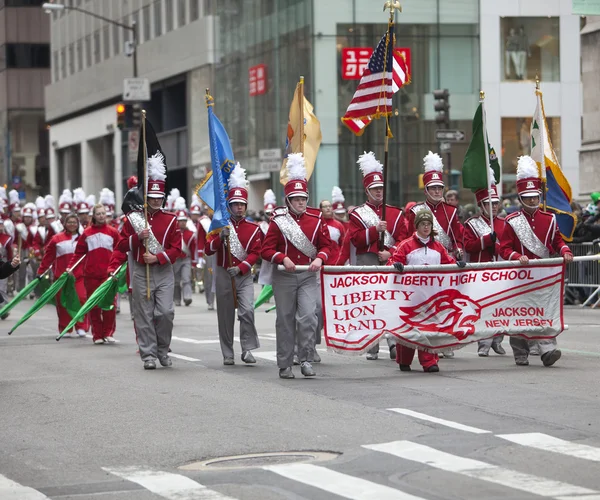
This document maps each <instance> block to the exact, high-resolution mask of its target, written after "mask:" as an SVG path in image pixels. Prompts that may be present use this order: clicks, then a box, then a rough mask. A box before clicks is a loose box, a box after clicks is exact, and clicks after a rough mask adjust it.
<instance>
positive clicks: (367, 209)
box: [349, 152, 408, 360]
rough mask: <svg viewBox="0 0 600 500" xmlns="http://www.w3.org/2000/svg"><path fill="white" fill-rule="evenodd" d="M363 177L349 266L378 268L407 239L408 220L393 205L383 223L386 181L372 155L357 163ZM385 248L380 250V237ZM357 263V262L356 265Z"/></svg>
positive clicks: (375, 352) (375, 353) (373, 352)
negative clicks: (361, 201)
mask: <svg viewBox="0 0 600 500" xmlns="http://www.w3.org/2000/svg"><path fill="white" fill-rule="evenodd" d="M357 163H358V164H359V166H360V170H361V172H362V174H363V186H364V188H365V193H366V194H367V202H366V203H364V204H362V205H359V206H357V207H355V208H354V209H353V210H351V211H350V228H349V237H350V243H351V244H352V245H353V246H354V248H355V249H356V258H355V259H354V256H353V255H352V253H353V252H352V251H351V252H350V263H351V264H353V265H354V264H356V265H357V266H378V265H381V264H382V263H385V262H387V261H388V259H389V258H390V256H391V253H390V252H391V251H392V247H393V246H394V244H395V243H396V242H400V241H403V240H405V239H406V238H408V232H407V223H406V218H405V217H404V215H403V214H402V211H401V210H400V209H399V208H397V207H393V206H391V205H387V207H386V220H381V216H382V211H383V193H384V178H383V165H382V164H381V163H379V161H377V158H375V155H374V154H373V153H372V152H369V153H364V154H362V155H360V156H359V158H358V162H357ZM382 234H383V235H384V238H383V248H380V245H381V244H380V238H381V235H382ZM354 261H355V262H354ZM387 342H388V347H389V349H390V358H391V359H396V343H395V341H394V340H393V339H391V338H388V339H387ZM378 353H379V344H376V345H375V346H374V347H373V348H372V349H371V350H369V352H368V353H367V359H369V360H376V359H377V358H378V356H379V355H378Z"/></svg>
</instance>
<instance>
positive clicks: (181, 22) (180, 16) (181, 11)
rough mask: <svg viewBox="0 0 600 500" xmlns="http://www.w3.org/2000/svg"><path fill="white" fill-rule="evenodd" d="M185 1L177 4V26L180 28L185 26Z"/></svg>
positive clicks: (181, 0) (182, 0) (180, 0)
mask: <svg viewBox="0 0 600 500" xmlns="http://www.w3.org/2000/svg"><path fill="white" fill-rule="evenodd" d="M186 3H187V0H179V1H178V2H177V26H178V27H179V28H181V27H182V26H185V24H186V23H185V7H186V5H185V4H186Z"/></svg>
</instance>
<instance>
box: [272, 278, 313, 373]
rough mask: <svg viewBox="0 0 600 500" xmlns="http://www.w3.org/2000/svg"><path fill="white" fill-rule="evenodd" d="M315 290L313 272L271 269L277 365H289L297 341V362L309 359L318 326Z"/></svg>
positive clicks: (280, 366) (292, 359) (284, 366)
mask: <svg viewBox="0 0 600 500" xmlns="http://www.w3.org/2000/svg"><path fill="white" fill-rule="evenodd" d="M318 293H319V289H318V287H317V275H316V273H311V272H308V271H306V272H303V273H290V272H287V271H279V270H277V269H274V270H273V294H274V295H275V303H276V304H277V318H276V320H275V331H276V334H277V366H278V367H279V368H289V367H291V366H292V364H293V362H294V346H295V344H296V340H297V342H298V357H299V358H300V362H301V363H302V362H304V361H312V355H313V352H314V342H315V334H316V329H317V315H316V314H315V307H316V300H317V294H318ZM296 337H297V338H296ZM309 358H310V359H309Z"/></svg>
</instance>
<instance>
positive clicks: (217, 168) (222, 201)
mask: <svg viewBox="0 0 600 500" xmlns="http://www.w3.org/2000/svg"><path fill="white" fill-rule="evenodd" d="M206 100H207V104H208V137H209V142H210V159H211V163H212V171H211V172H210V174H209V175H208V177H207V178H206V180H205V181H204V183H203V184H202V186H201V187H200V188H199V189H198V196H199V198H200V199H201V200H202V201H203V202H204V203H205V204H206V205H208V207H209V208H210V209H211V210H212V211H213V212H214V213H213V218H212V222H211V223H210V229H209V234H210V233H218V232H219V231H220V230H221V228H223V227H226V226H228V225H229V211H228V210H227V192H228V191H229V176H230V175H231V172H232V170H233V169H234V168H235V161H234V159H233V151H232V150H231V144H230V143H229V136H228V135H227V132H226V131H225V127H223V124H222V123H221V122H220V121H219V119H218V118H217V116H216V115H215V114H214V112H213V100H212V97H210V96H207V98H206Z"/></svg>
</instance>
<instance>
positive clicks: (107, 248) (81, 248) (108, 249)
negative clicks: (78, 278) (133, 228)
mask: <svg viewBox="0 0 600 500" xmlns="http://www.w3.org/2000/svg"><path fill="white" fill-rule="evenodd" d="M118 241H119V232H118V231H117V230H116V229H115V228H114V227H111V226H109V225H108V224H107V223H106V208H105V207H104V205H102V204H101V203H99V204H97V205H94V206H93V208H92V219H91V222H90V225H89V226H88V227H86V228H85V230H84V231H83V234H82V235H81V236H80V237H79V240H78V241H77V246H76V247H75V253H74V254H73V257H72V258H71V262H70V263H69V267H71V266H74V265H75V264H76V263H77V262H78V261H79V259H80V258H81V257H83V256H84V255H85V256H86V257H85V261H84V262H83V263H82V264H81V267H82V269H83V283H84V286H85V291H86V293H87V296H88V297H89V296H90V295H91V294H92V293H94V292H95V291H96V289H97V288H98V287H99V286H100V285H101V284H102V283H104V282H105V281H106V280H107V279H108V265H109V263H110V259H111V255H112V253H113V251H114V249H115V247H116V246H117V243H118ZM89 319H90V323H91V325H92V337H93V342H94V344H103V343H104V344H112V343H114V342H115V340H114V338H113V334H114V333H115V328H116V311H115V309H114V308H113V309H111V310H110V311H104V310H102V309H100V307H98V306H96V307H94V308H93V309H92V310H91V311H90V313H89Z"/></svg>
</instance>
